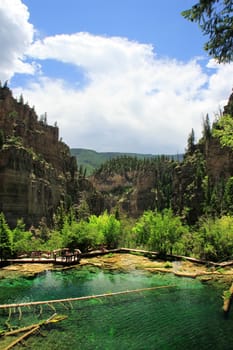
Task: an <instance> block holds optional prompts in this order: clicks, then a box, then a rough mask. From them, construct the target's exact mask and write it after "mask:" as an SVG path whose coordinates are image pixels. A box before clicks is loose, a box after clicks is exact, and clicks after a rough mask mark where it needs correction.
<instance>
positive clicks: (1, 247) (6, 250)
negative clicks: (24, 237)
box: [0, 213, 12, 261]
mask: <svg viewBox="0 0 233 350" xmlns="http://www.w3.org/2000/svg"><path fill="white" fill-rule="evenodd" d="M11 254H12V242H11V232H10V229H9V227H8V225H7V223H6V220H5V216H4V214H3V213H1V214H0V258H1V261H3V260H6V259H8V258H10V257H11Z"/></svg>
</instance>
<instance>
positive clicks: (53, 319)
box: [0, 314, 67, 350]
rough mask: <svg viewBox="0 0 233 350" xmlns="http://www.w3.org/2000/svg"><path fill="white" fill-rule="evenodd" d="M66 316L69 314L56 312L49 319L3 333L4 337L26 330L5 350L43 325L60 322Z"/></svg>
mask: <svg viewBox="0 0 233 350" xmlns="http://www.w3.org/2000/svg"><path fill="white" fill-rule="evenodd" d="M66 318H67V316H65V315H57V314H54V315H52V316H51V317H50V318H49V319H47V320H43V321H41V322H39V323H36V324H32V325H30V326H27V327H22V328H19V329H15V330H13V331H8V332H3V333H1V334H0V336H1V337H2V336H12V335H15V334H18V333H23V332H26V333H24V334H23V335H21V336H20V337H18V338H17V339H15V340H14V341H13V342H12V343H10V344H9V345H8V346H7V347H5V348H4V350H10V349H12V348H13V347H14V346H15V345H17V344H19V343H20V342H22V340H24V339H26V338H28V337H29V336H30V335H31V334H33V333H35V332H37V331H39V330H40V327H42V326H43V325H46V324H49V323H55V322H59V321H62V320H64V319H66Z"/></svg>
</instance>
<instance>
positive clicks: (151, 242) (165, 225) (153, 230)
mask: <svg viewBox="0 0 233 350" xmlns="http://www.w3.org/2000/svg"><path fill="white" fill-rule="evenodd" d="M133 231H134V232H135V233H136V242H137V243H138V244H139V245H142V246H145V247H147V248H149V249H151V250H155V251H158V252H159V253H161V254H167V253H170V254H172V253H173V250H175V249H176V247H175V244H176V243H177V242H178V241H179V239H180V238H181V235H182V234H183V233H184V232H186V231H187V229H186V227H185V226H184V225H183V224H182V222H181V219H180V218H179V217H178V216H174V215H173V213H172V210H171V209H166V210H163V211H162V212H160V213H159V212H157V213H156V212H152V211H146V212H144V214H143V215H142V216H141V218H140V219H139V220H138V221H137V223H136V225H135V226H134V228H133Z"/></svg>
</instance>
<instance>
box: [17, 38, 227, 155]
mask: <svg viewBox="0 0 233 350" xmlns="http://www.w3.org/2000/svg"><path fill="white" fill-rule="evenodd" d="M28 55H29V56H30V57H31V58H33V59H39V60H40V62H42V66H43V60H47V59H54V60H57V61H60V62H63V63H69V64H72V65H73V66H74V67H75V66H77V67H79V68H80V67H81V68H82V69H83V72H84V74H85V75H86V77H87V81H88V83H87V84H86V85H85V86H83V87H82V88H81V89H80V88H79V89H78V88H76V87H75V86H70V85H67V82H66V81H64V80H58V79H54V78H53V79H52V78H49V77H43V76H41V77H40V78H39V79H38V80H37V82H36V83H33V84H31V85H30V86H28V88H27V89H24V95H26V96H27V99H28V100H29V101H31V102H32V103H33V104H34V105H35V106H36V108H37V109H38V110H39V113H42V112H43V111H45V110H46V111H47V113H48V117H49V121H51V122H54V121H55V120H56V121H57V122H58V125H59V126H60V130H61V135H62V136H63V138H64V140H65V141H66V142H67V143H68V144H69V145H70V146H71V147H78V146H79V147H89V148H94V149H97V150H102V151H112V150H115V151H129V152H149V153H161V152H162V153H176V152H183V150H184V147H185V145H186V140H187V137H188V134H189V132H190V131H191V129H192V128H194V130H195V131H196V133H197V137H199V136H200V130H201V123H202V118H203V116H205V114H206V113H209V114H210V115H211V114H214V112H218V110H219V107H222V106H223V105H224V103H226V99H227V97H228V95H229V94H230V92H231V87H232V85H233V79H229V77H230V76H233V66H232V65H224V66H222V65H218V66H216V65H213V63H209V65H208V67H207V68H208V69H209V70H211V74H207V73H206V72H205V71H204V70H203V68H202V66H201V64H200V62H199V61H198V59H193V60H192V61H190V62H186V63H184V62H179V61H176V60H174V59H169V58H166V59H164V58H158V57H157V56H156V55H155V53H154V50H153V47H152V46H151V45H146V44H141V43H138V42H132V41H129V40H127V39H126V38H119V37H103V36H95V35H91V34H89V33H76V34H73V35H56V36H53V37H47V38H45V39H44V40H39V41H36V42H35V43H34V44H33V45H32V46H31V47H30V49H29V51H28Z"/></svg>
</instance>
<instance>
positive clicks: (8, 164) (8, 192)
mask: <svg viewBox="0 0 233 350" xmlns="http://www.w3.org/2000/svg"><path fill="white" fill-rule="evenodd" d="M0 148H1V149H0V211H2V212H4V214H5V216H6V219H7V221H8V223H9V225H10V226H14V225H15V224H16V221H17V219H18V218H23V219H24V222H25V223H26V224H27V226H31V225H38V223H39V222H40V220H41V219H42V218H46V220H47V222H48V224H49V223H50V222H51V219H52V216H53V213H54V212H55V210H56V208H57V206H58V205H59V204H60V203H61V202H63V203H66V202H72V201H75V200H76V198H77V191H78V190H77V179H76V173H77V164H76V159H75V158H74V157H71V156H70V151H69V147H68V146H67V145H66V144H64V143H63V142H61V141H59V130H58V128H57V127H56V126H50V125H47V121H46V115H45V116H44V117H43V118H42V119H41V120H38V117H37V115H36V113H35V111H34V109H33V108H30V107H29V106H28V105H27V104H24V103H23V99H22V98H20V101H17V100H16V99H15V98H14V97H13V96H12V93H11V91H10V89H9V88H8V87H6V86H4V87H1V88H0Z"/></svg>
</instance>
